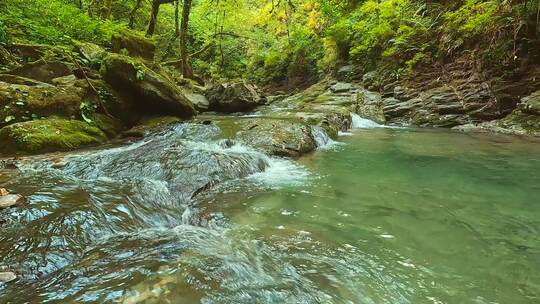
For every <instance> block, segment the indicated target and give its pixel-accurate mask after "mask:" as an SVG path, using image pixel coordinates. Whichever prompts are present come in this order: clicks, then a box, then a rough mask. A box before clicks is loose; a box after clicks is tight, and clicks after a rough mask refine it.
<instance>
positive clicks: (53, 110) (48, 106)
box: [0, 82, 84, 127]
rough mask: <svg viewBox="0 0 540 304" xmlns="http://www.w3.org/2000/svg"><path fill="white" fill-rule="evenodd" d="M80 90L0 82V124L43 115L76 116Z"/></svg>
mask: <svg viewBox="0 0 540 304" xmlns="http://www.w3.org/2000/svg"><path fill="white" fill-rule="evenodd" d="M83 94H84V92H83V90H82V89H81V88H78V87H55V86H51V85H47V84H41V85H18V84H10V83H5V82H0V127H1V126H5V125H8V124H12V123H15V122H21V121H28V120H30V119H35V118H40V117H46V116H51V115H55V116H63V117H67V118H70V117H78V116H79V112H80V105H81V99H82V97H83Z"/></svg>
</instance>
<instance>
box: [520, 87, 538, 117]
mask: <svg viewBox="0 0 540 304" xmlns="http://www.w3.org/2000/svg"><path fill="white" fill-rule="evenodd" d="M521 104H522V106H521V107H520V108H521V111H522V112H524V113H528V114H533V115H538V116H540V91H536V92H534V93H532V94H531V95H529V96H527V97H524V98H522V99H521Z"/></svg>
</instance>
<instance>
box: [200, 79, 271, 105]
mask: <svg viewBox="0 0 540 304" xmlns="http://www.w3.org/2000/svg"><path fill="white" fill-rule="evenodd" d="M207 96H208V101H209V102H210V104H209V108H210V110H212V111H217V112H222V113H235V112H247V111H251V110H253V109H255V108H256V107H257V106H260V105H262V104H264V103H265V102H266V99H265V98H264V97H263V96H262V95H261V94H260V93H259V92H258V89H257V87H256V86H255V85H253V84H250V83H247V82H244V81H239V82H232V83H222V84H219V85H216V86H214V87H213V88H212V89H210V90H209V92H208V94H207Z"/></svg>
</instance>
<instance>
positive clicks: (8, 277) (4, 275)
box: [0, 272, 17, 283]
mask: <svg viewBox="0 0 540 304" xmlns="http://www.w3.org/2000/svg"><path fill="white" fill-rule="evenodd" d="M16 279H17V275H16V274H15V273H13V272H0V283H8V282H11V281H14V280H16Z"/></svg>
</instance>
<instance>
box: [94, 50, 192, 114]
mask: <svg viewBox="0 0 540 304" xmlns="http://www.w3.org/2000/svg"><path fill="white" fill-rule="evenodd" d="M101 74H102V76H103V79H104V80H105V81H106V82H107V83H108V84H109V85H110V86H111V87H112V88H113V89H114V90H115V91H116V92H117V93H118V94H119V95H120V96H121V97H122V99H124V100H125V101H126V102H129V103H131V104H132V105H133V106H134V108H135V109H136V110H137V111H138V112H140V113H142V114H145V115H160V114H164V115H175V116H179V117H182V118H191V117H192V116H193V115H195V114H196V111H195V108H194V106H193V104H192V103H191V102H190V101H189V99H188V98H186V96H185V95H184V94H183V93H182V92H181V91H180V90H179V89H178V88H177V87H176V86H175V85H174V84H173V83H172V82H171V80H170V79H169V78H167V77H166V76H164V75H162V74H160V73H158V72H156V71H154V70H152V69H150V68H149V67H148V66H147V65H145V64H144V63H142V62H141V61H138V60H135V59H133V58H130V57H127V56H123V55H117V54H110V55H108V56H107V57H106V58H105V59H104V60H103V62H102V66H101Z"/></svg>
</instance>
